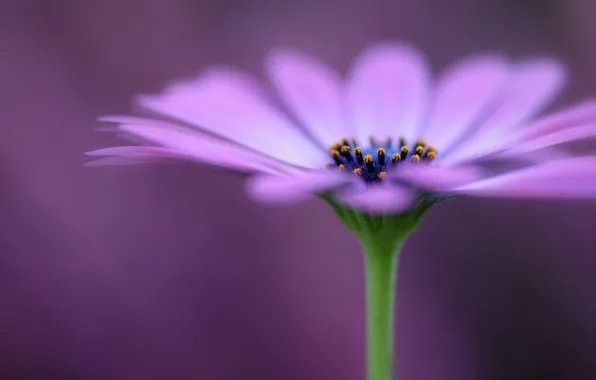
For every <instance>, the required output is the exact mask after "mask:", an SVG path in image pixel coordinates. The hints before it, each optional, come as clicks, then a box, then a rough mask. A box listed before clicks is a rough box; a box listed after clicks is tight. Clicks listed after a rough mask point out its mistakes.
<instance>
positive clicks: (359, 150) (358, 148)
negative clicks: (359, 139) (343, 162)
mask: <svg viewBox="0 0 596 380" xmlns="http://www.w3.org/2000/svg"><path fill="white" fill-rule="evenodd" d="M354 154H355V155H357V156H358V155H360V154H362V148H360V147H358V146H357V147H356V148H354Z"/></svg>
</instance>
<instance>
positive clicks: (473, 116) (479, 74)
mask: <svg viewBox="0 0 596 380" xmlns="http://www.w3.org/2000/svg"><path fill="white" fill-rule="evenodd" d="M508 74H510V65H509V64H508V62H507V61H506V60H505V59H503V58H502V57H499V56H489V55H486V56H478V57H471V58H469V59H466V60H464V61H461V62H458V63H456V64H455V65H454V66H452V67H450V68H448V69H447V70H446V71H445V73H444V74H443V75H442V76H441V78H440V79H439V82H438V84H437V89H436V93H435V103H434V105H433V108H432V111H431V114H430V120H429V124H428V126H427V129H426V131H425V132H424V133H423V137H424V138H425V139H426V140H427V141H428V142H429V143H430V144H432V145H433V146H434V147H435V148H437V149H438V150H439V151H441V150H443V149H445V148H446V147H448V146H450V145H451V144H452V143H453V142H454V141H455V140H456V139H457V138H459V137H460V136H461V134H462V133H464V132H465V131H466V130H468V129H469V128H470V127H471V126H472V123H473V122H474V121H476V120H477V119H478V118H479V117H480V116H481V114H482V113H483V112H486V110H487V108H488V106H489V105H491V102H492V101H494V100H495V97H496V96H497V95H498V94H499V92H500V90H502V88H503V85H504V84H505V81H506V79H507V77H508Z"/></svg>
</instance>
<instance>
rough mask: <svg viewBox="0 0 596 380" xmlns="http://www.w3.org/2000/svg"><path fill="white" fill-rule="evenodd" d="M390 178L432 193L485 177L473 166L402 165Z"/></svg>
mask: <svg viewBox="0 0 596 380" xmlns="http://www.w3.org/2000/svg"><path fill="white" fill-rule="evenodd" d="M390 176H391V178H395V179H397V180H401V181H406V182H408V183H410V184H413V185H415V186H417V187H421V188H424V189H427V190H433V191H448V190H451V189H453V188H455V187H459V186H463V185H466V184H469V183H471V182H475V181H478V180H479V179H481V178H483V177H485V175H484V173H483V172H482V171H481V170H480V168H478V167H475V166H451V167H450V166H447V167H442V166H437V165H432V166H431V165H404V166H403V167H401V168H397V170H395V172H394V173H390Z"/></svg>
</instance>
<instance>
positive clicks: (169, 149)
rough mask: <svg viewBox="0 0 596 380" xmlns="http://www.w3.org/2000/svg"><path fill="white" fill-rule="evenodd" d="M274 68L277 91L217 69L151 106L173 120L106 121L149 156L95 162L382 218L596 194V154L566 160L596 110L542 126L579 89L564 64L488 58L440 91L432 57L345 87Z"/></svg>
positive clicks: (130, 154)
mask: <svg viewBox="0 0 596 380" xmlns="http://www.w3.org/2000/svg"><path fill="white" fill-rule="evenodd" d="M266 68H267V73H268V75H269V78H270V79H271V82H272V84H273V87H274V90H272V91H267V90H266V89H265V88H264V87H263V86H262V85H261V84H259V83H258V81H257V80H255V79H253V78H251V77H250V76H249V75H247V74H244V73H241V72H240V71H238V70H234V69H229V68H213V69H210V70H207V71H206V72H204V73H202V74H201V75H200V76H199V77H197V78H193V79H190V80H185V81H181V82H178V83H174V84H172V85H170V86H168V87H167V88H166V89H165V90H164V91H163V92H162V93H161V94H158V95H143V96H139V97H138V98H137V99H136V103H137V105H138V106H140V107H142V108H143V109H144V110H147V111H150V112H152V113H156V114H158V115H160V116H161V118H160V119H157V118H146V117H145V118H141V117H130V116H112V117H104V118H102V119H101V120H102V121H104V122H109V123H115V124H116V130H117V131H119V132H121V133H123V134H124V135H127V136H129V137H132V138H135V139H136V140H138V141H141V142H142V144H143V145H139V146H124V147H112V148H107V149H100V150H96V151H93V152H89V153H87V154H88V155H90V156H107V158H103V159H99V160H97V161H92V162H91V163H90V165H105V164H130V163H144V162H163V161H171V160H186V161H192V162H198V163H203V164H208V165H215V166H220V167H225V168H229V169H232V170H235V171H240V172H245V173H248V174H250V175H251V180H250V181H249V185H248V192H249V194H251V195H252V196H253V197H254V198H256V199H257V200H259V201H262V202H266V203H290V202H297V201H301V200H304V199H307V198H309V197H311V196H312V195H321V194H324V195H325V197H327V199H331V200H332V202H335V203H337V204H340V205H342V206H343V207H346V208H347V209H355V210H359V211H363V212H367V213H371V214H378V213H381V214H390V213H398V212H403V211H404V210H406V209H408V208H411V207H412V205H414V204H415V202H416V200H420V199H422V198H421V197H423V198H424V197H427V198H425V199H433V197H443V196H452V195H473V196H495V197H538V198H539V197H551V198H552V197H594V196H596V156H579V155H574V154H569V153H563V152H562V151H560V150H554V149H553V148H552V147H553V146H554V145H558V144H562V143H565V142H569V141H572V140H578V139H582V138H586V137H591V136H594V135H596V101H594V100H589V101H586V102H583V103H580V104H578V105H575V106H572V107H569V108H567V109H564V110H562V111H559V112H557V113H554V114H551V115H547V116H545V117H542V118H540V119H537V120H533V119H534V118H535V116H536V115H537V114H539V113H540V112H541V111H543V110H544V109H545V108H546V107H547V106H548V105H549V104H550V103H551V101H552V100H553V99H554V98H555V96H557V95H558V94H559V92H560V90H561V88H562V86H563V84H564V82H565V79H566V72H565V69H564V67H563V66H562V65H561V64H560V63H558V62H557V61H555V60H553V59H547V58H534V59H530V60H526V61H523V62H519V63H512V62H511V61H509V60H508V59H506V58H505V57H503V56H501V55H498V54H490V55H489V54H484V55H477V56H472V57H468V58H465V59H463V60H461V61H459V62H456V63H455V64H454V65H453V66H451V67H448V68H447V69H446V70H445V71H444V72H443V73H442V74H440V75H439V76H438V79H437V80H436V82H433V80H432V77H431V73H430V68H429V66H428V64H427V62H426V60H425V58H424V57H423V55H422V54H421V53H420V52H418V51H417V50H416V49H414V48H413V47H411V46H408V45H406V44H402V43H384V44H377V45H374V46H372V47H369V48H368V49H366V50H365V51H364V52H363V53H361V55H360V56H359V57H358V58H357V59H356V60H355V62H354V63H353V65H352V67H351V68H350V70H349V72H348V74H347V75H346V77H345V79H344V78H342V76H340V75H339V74H338V73H337V72H335V71H334V70H332V69H331V68H330V67H328V66H327V65H325V64H324V63H321V62H319V61H316V60H315V59H313V58H310V57H308V56H305V55H302V54H300V53H297V52H294V51H289V50H279V51H274V52H272V53H271V54H270V55H269V56H268V58H267V60H266ZM275 95H277V97H275ZM491 162H492V163H493V164H494V163H495V162H505V163H508V164H509V165H507V167H506V168H505V169H503V168H502V167H501V168H498V166H499V165H496V166H497V168H495V165H492V166H491V165H489V164H490V163H491ZM512 165H513V167H512ZM501 166H502V165H501ZM428 197H430V198H428Z"/></svg>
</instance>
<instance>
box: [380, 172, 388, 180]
mask: <svg viewBox="0 0 596 380" xmlns="http://www.w3.org/2000/svg"><path fill="white" fill-rule="evenodd" d="M379 179H380V180H384V179H387V172H380V173H379Z"/></svg>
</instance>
